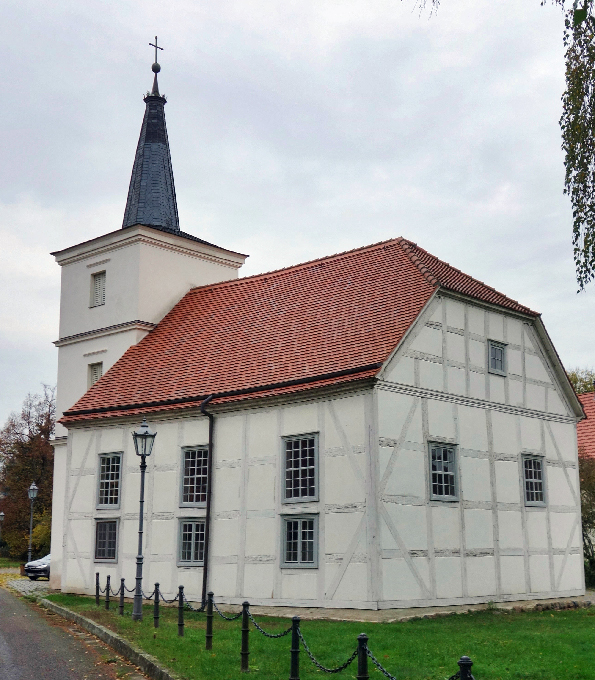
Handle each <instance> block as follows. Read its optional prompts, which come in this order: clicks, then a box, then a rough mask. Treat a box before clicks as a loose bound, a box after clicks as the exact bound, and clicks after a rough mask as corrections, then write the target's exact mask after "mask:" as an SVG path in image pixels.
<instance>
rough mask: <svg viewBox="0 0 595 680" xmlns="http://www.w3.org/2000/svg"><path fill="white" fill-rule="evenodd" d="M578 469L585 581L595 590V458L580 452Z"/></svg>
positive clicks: (588, 586)
mask: <svg viewBox="0 0 595 680" xmlns="http://www.w3.org/2000/svg"><path fill="white" fill-rule="evenodd" d="M578 469H579V476H580V480H581V519H582V525H583V553H584V558H585V581H586V585H587V588H593V587H595V540H594V539H595V458H593V456H587V455H585V453H584V452H583V451H579V456H578Z"/></svg>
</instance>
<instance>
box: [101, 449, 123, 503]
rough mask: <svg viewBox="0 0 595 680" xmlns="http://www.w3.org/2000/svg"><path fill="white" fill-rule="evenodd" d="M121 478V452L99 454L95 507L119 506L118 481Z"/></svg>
mask: <svg viewBox="0 0 595 680" xmlns="http://www.w3.org/2000/svg"><path fill="white" fill-rule="evenodd" d="M121 478H122V454H121V453H104V454H101V455H100V456H99V489H98V494H97V507H99V508H117V507H119V506H120V481H121Z"/></svg>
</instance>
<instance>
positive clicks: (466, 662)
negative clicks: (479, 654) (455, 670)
mask: <svg viewBox="0 0 595 680" xmlns="http://www.w3.org/2000/svg"><path fill="white" fill-rule="evenodd" d="M457 663H458V664H459V668H460V669H461V680H471V679H472V678H473V676H472V675H471V666H473V661H471V659H470V658H469V657H468V656H462V657H461V658H460V659H459V660H458V661H457Z"/></svg>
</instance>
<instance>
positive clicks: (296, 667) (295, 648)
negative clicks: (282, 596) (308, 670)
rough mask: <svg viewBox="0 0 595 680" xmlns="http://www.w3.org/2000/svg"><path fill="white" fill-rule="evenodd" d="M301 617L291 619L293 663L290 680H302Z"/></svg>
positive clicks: (290, 668)
mask: <svg viewBox="0 0 595 680" xmlns="http://www.w3.org/2000/svg"><path fill="white" fill-rule="evenodd" d="M299 630H300V617H299V616H294V617H293V618H292V619H291V665H290V667H289V680H300V635H299Z"/></svg>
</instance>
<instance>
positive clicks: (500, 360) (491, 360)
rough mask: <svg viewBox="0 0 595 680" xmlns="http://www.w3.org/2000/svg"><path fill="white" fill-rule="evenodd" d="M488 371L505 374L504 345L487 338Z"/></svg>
mask: <svg viewBox="0 0 595 680" xmlns="http://www.w3.org/2000/svg"><path fill="white" fill-rule="evenodd" d="M488 371H489V372H490V373H495V374H496V375H506V345H505V344H503V343H502V342H496V341H495V340H488Z"/></svg>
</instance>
